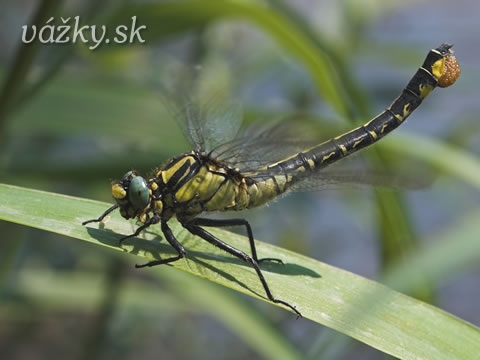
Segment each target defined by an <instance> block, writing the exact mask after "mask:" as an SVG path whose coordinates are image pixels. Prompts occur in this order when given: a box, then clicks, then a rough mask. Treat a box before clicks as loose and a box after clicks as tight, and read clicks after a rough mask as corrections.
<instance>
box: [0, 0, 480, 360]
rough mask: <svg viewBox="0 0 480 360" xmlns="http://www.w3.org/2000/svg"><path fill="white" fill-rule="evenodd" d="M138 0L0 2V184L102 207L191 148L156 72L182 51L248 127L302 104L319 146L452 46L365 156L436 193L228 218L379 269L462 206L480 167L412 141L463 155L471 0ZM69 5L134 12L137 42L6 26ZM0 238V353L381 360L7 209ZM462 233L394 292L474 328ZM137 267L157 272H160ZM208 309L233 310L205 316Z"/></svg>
mask: <svg viewBox="0 0 480 360" xmlns="http://www.w3.org/2000/svg"><path fill="white" fill-rule="evenodd" d="M144 4H145V2H141V1H138V2H134V1H116V2H114V1H105V2H96V1H44V2H42V1H3V2H2V3H1V4H0V27H1V32H0V34H1V35H0V48H1V49H2V50H1V51H0V66H1V67H0V77H1V80H2V81H1V84H2V85H1V87H0V96H1V97H0V182H3V183H8V184H14V185H20V186H25V187H31V188H35V189H42V190H47V191H54V192H59V193H63V194H68V195H75V196H81V197H87V198H92V199H98V200H105V201H111V195H110V181H111V180H112V179H117V178H119V177H121V176H122V174H123V173H125V172H126V171H127V170H130V169H132V168H135V169H137V170H140V171H142V172H148V171H149V170H151V169H153V168H155V167H156V166H158V165H159V164H161V163H162V162H163V161H165V160H166V159H168V158H169V157H171V156H174V155H176V154H179V153H181V152H182V151H186V150H189V145H188V143H187V142H186V140H184V139H183V137H182V134H181V131H180V130H179V129H178V128H177V126H176V124H175V121H174V120H173V119H172V116H171V115H170V114H169V112H168V111H167V110H166V109H165V108H164V106H162V102H161V101H160V100H159V98H158V96H157V94H156V93H155V90H154V85H153V84H154V83H155V82H156V81H158V80H159V81H167V82H168V81H169V80H170V79H169V77H171V76H172V74H173V72H172V67H174V66H175V65H176V64H177V63H178V62H181V63H183V64H188V65H189V66H191V67H192V68H195V67H201V70H202V73H203V75H204V76H205V77H206V78H208V79H212V81H214V82H220V83H221V84H222V86H223V87H225V88H228V89H229V92H230V94H231V96H232V97H233V98H234V99H235V100H236V101H240V102H242V103H243V104H244V107H245V113H246V118H247V119H246V120H247V121H250V120H252V119H255V118H258V117H265V118H266V119H268V118H279V117H285V116H289V115H292V116H298V117H301V118H302V119H303V120H304V121H305V123H306V124H308V126H310V128H311V129H312V131H314V132H315V133H317V132H318V138H319V139H324V138H326V137H328V136H331V135H335V134H337V133H339V132H341V131H344V130H346V129H349V128H351V127H353V126H354V124H355V123H357V122H358V121H365V120H367V119H368V118H370V117H372V116H373V115H375V114H377V113H378V112H380V111H382V110H383V109H384V108H385V107H386V106H387V105H389V104H390V103H391V101H392V100H393V99H394V98H395V97H396V96H397V95H398V94H399V93H400V91H401V89H402V88H403V87H404V86H405V85H406V83H407V81H408V80H409V79H410V77H411V76H412V75H413V74H414V72H415V71H416V69H417V67H418V66H419V65H420V64H421V62H422V61H423V59H424V57H425V55H426V53H427V51H428V50H429V49H431V48H433V47H437V46H438V45H439V44H440V43H442V42H450V43H454V44H455V46H454V50H455V52H456V54H457V57H458V59H459V62H460V64H461V66H462V76H461V78H460V80H459V81H458V82H457V83H456V84H455V85H454V86H453V87H452V88H449V89H448V90H436V91H435V92H434V93H433V94H432V95H430V97H429V98H428V99H427V100H426V102H425V103H424V104H423V105H422V106H421V108H420V109H419V110H417V112H416V113H415V114H414V115H413V116H412V117H411V118H410V119H409V120H408V122H407V124H406V125H404V126H403V128H402V129H399V130H398V131H396V132H395V133H394V134H393V135H391V136H390V137H389V139H388V141H389V142H388V144H387V146H380V144H379V146H378V148H379V149H375V150H373V151H372V150H369V151H367V152H366V154H364V155H366V156H362V158H365V159H366V160H365V161H368V162H370V163H371V166H373V167H377V168H379V169H380V170H381V171H388V172H392V173H399V174H405V173H407V175H410V174H411V175H415V176H418V177H423V176H425V177H426V178H429V177H434V178H435V179H436V181H435V182H434V184H433V185H432V186H430V187H428V188H426V189H422V190H420V191H407V192H401V191H395V192H387V191H375V190H373V189H363V188H362V189H355V188H351V187H349V186H345V187H342V188H340V189H336V190H335V191H330V190H328V191H322V192H316V193H310V194H301V193H300V194H292V195H290V196H289V197H286V198H284V199H281V200H280V201H275V202H273V203H272V204H271V205H270V206H268V207H264V208H261V209H255V210H251V211H249V212H246V213H245V214H242V215H244V216H245V217H246V218H247V219H248V220H249V221H250V223H251V225H252V227H253V229H254V232H255V236H256V238H258V239H261V240H262V241H267V242H272V243H274V244H276V245H279V246H282V247H285V248H288V249H291V250H294V251H297V252H300V253H302V254H306V255H308V256H310V257H313V258H315V259H319V260H321V261H323V262H326V263H329V264H332V265H334V266H338V267H341V268H343V269H347V270H350V271H352V272H354V273H357V274H360V275H362V276H366V277H369V278H372V279H378V278H381V277H382V276H383V274H384V273H385V272H386V271H387V270H388V269H389V268H391V266H394V264H396V263H397V262H398V261H399V259H403V258H405V257H408V256H409V254H415V252H416V251H415V249H417V248H419V247H423V246H430V247H431V248H434V247H435V237H436V236H437V235H438V234H443V233H446V232H454V230H455V229H456V227H459V226H461V225H458V224H461V223H462V219H464V218H465V217H466V216H468V215H470V214H472V213H475V212H477V211H478V202H479V200H480V196H479V192H478V187H479V186H478V183H477V184H476V185H475V180H472V181H469V179H478V178H479V176H480V173H476V172H475V169H464V168H462V167H461V164H454V163H451V162H449V158H447V156H448V153H447V154H444V153H440V152H436V151H435V148H425V147H424V146H423V145H422V144H424V143H423V142H422V141H423V139H429V138H432V139H434V140H435V141H436V142H438V144H440V145H442V146H446V147H447V148H448V149H455V151H458V152H459V154H460V155H462V156H464V157H468V158H472V159H473V161H478V160H477V158H478V153H479V151H480V142H479V140H478V139H479V136H478V135H480V125H479V124H480V122H479V121H478V116H477V114H478V108H479V106H480V104H479V102H478V92H477V90H476V84H477V83H478V82H479V81H480V79H479V77H480V76H479V73H478V71H477V70H476V66H477V63H478V58H479V56H480V50H479V49H480V47H479V46H478V33H479V30H480V23H478V15H477V14H478V12H479V10H480V5H479V4H478V2H476V1H475V0H462V1H457V2H451V1H446V0H441V1H438V0H437V1H434V0H430V1H380V0H368V1H333V0H332V1H313V0H311V1H308V0H302V1H300V0H299V1H279V0H271V1H264V2H253V1H246V0H245V1H225V2H219V1H208V0H206V1H178V2H174V1H169V2H160V1H159V2H149V3H148V4H149V5H146V6H147V7H144V6H145V5H144ZM77 15H78V16H80V18H81V19H82V23H83V24H106V25H108V26H111V27H114V26H116V25H118V24H129V21H130V20H129V19H130V16H132V15H137V17H138V19H137V22H138V23H137V24H139V25H142V24H147V29H148V31H146V32H145V33H144V34H145V36H144V39H145V40H146V42H145V43H144V44H140V43H138V42H135V43H133V44H131V45H122V46H115V45H113V44H105V45H104V46H101V47H100V48H98V49H96V50H89V49H88V46H86V45H85V44H81V43H77V44H52V45H45V44H37V45H32V46H23V45H22V44H21V35H22V25H25V24H29V23H30V22H31V21H35V20H38V21H40V22H39V23H40V24H42V25H43V24H45V21H46V20H48V19H49V18H50V17H51V16H54V17H55V18H56V19H57V20H58V19H59V18H60V16H62V17H64V18H66V17H68V16H72V17H73V16H77ZM397 135H398V136H397ZM395 137H397V138H396V139H391V138H395ZM390 140H391V141H390ZM386 142H387V141H386ZM432 149H433V150H432ZM378 150H380V151H378ZM424 155H425V156H424ZM359 158H360V157H359ZM347 166H348V163H347ZM469 171H470V172H469ZM0 205H1V199H0ZM227 215H228V214H227ZM235 215H236V216H237V215H238V214H235ZM0 234H1V236H0V239H1V241H0V351H1V353H2V356H3V357H5V358H8V359H30V358H35V359H39V358H40V359H41V358H51V357H52V356H55V357H60V356H61V357H68V358H79V359H81V358H87V357H88V358H91V359H95V358H97V359H133V358H142V359H158V358H162V359H163V358H165V359H244V358H247V357H248V358H252V359H257V358H258V359H265V358H276V359H278V358H282V357H285V358H286V356H288V358H293V357H295V358H305V359H310V358H311V359H319V358H321V359H382V358H384V357H385V356H384V354H382V353H381V352H379V351H377V350H375V349H372V348H370V347H368V346H366V345H363V344H361V343H358V342H355V341H353V340H350V339H348V338H347V337H345V336H344V335H341V334H338V333H336V332H334V331H332V330H330V329H328V328H324V327H322V326H320V325H318V324H315V323H313V322H310V321H308V320H301V321H294V318H293V317H292V316H291V315H290V314H289V313H287V312H286V311H284V310H282V309H279V308H276V307H273V306H270V305H269V304H266V303H263V302H261V301H258V300H256V299H253V298H250V297H248V296H245V295H242V294H239V293H237V292H233V291H231V290H229V289H226V288H223V287H220V286H217V285H213V284H211V283H206V282H205V281H204V280H200V279H194V278H192V277H190V276H188V275H184V274H177V273H178V271H177V272H175V271H174V270H172V269H169V268H155V269H150V270H147V271H138V270H137V271H135V269H133V267H132V263H133V261H135V259H134V258H133V257H132V256H128V255H121V256H118V254H112V253H111V252H110V251H108V250H106V249H102V248H98V247H94V246H91V245H89V244H86V243H82V242H79V241H73V240H72V239H69V238H65V237H61V236H57V235H54V234H51V233H45V232H42V231H39V230H35V229H31V228H26V227H22V226H20V225H14V224H10V223H5V222H0ZM455 240H456V239H452V241H455ZM458 244H459V245H458V247H457V248H455V250H454V251H452V252H451V253H448V254H445V256H444V258H443V261H444V263H445V264H449V263H455V267H454V269H455V271H448V272H446V273H444V272H442V269H444V268H442V266H441V264H440V265H438V264H436V265H435V266H437V265H438V266H437V267H438V269H439V270H438V273H437V275H436V276H435V275H434V276H431V278H432V279H433V280H432V279H430V278H427V277H424V276H423V275H422V274H421V273H418V274H415V279H411V281H412V282H414V283H415V284H416V285H415V287H413V290H412V292H411V293H410V294H411V295H412V296H415V297H417V298H420V299H423V300H425V301H428V302H431V303H433V304H436V305H437V306H439V307H440V308H442V309H445V310H446V311H448V312H450V313H452V314H454V315H456V316H459V317H460V318H462V319H465V320H467V321H469V322H471V323H473V324H475V325H477V326H478V325H480V311H479V310H478V298H480V283H479V280H478V279H479V278H480V266H479V265H478V264H479V262H478V259H480V254H477V255H476V260H477V261H471V258H470V260H469V261H466V260H465V261H462V257H461V254H462V253H464V252H465V249H464V248H462V242H461V241H459V242H458ZM474 258H475V256H474ZM455 259H459V260H458V261H457V262H455ZM435 266H433V268H434V269H436V268H435ZM151 271H155V272H158V273H161V274H162V273H163V274H165V275H164V276H163V277H162V276H160V279H161V280H158V277H155V278H153V277H152V276H151V275H149V272H151ZM407 281H410V280H409V279H407ZM200 293H201V295H199V294H200ZM199 298H201V299H199ZM216 303H225V304H228V305H225V306H227V307H228V308H229V311H215V304H216ZM207 304H210V305H207ZM243 311H248V312H250V313H251V314H253V318H254V319H257V320H256V321H257V322H258V323H257V324H256V327H255V329H257V330H258V329H263V330H264V332H265V335H264V337H263V338H262V335H261V334H260V335H259V336H255V337H254V336H251V332H252V327H251V324H249V322H248V321H242V320H241V318H242V316H241V314H242V313H243ZM239 318H240V320H239Z"/></svg>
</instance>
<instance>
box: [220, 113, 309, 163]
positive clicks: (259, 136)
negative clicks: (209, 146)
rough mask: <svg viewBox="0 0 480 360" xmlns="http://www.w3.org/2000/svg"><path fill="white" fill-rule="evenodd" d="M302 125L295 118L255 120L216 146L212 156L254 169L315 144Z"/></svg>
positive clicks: (225, 161)
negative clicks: (227, 140)
mask: <svg viewBox="0 0 480 360" xmlns="http://www.w3.org/2000/svg"><path fill="white" fill-rule="evenodd" d="M265 120H267V119H265ZM265 122H267V124H265ZM302 125H303V124H302V122H301V121H300V119H299V118H298V117H296V118H293V117H291V118H288V119H284V120H282V121H275V122H272V121H259V120H257V121H256V122H254V123H253V124H251V125H250V126H248V127H246V128H244V129H243V130H242V131H240V132H239V133H238V135H237V137H236V138H234V139H233V140H231V141H229V142H226V143H224V144H221V145H219V146H217V147H215V148H214V149H213V150H212V151H211V156H212V157H213V158H216V159H218V160H221V161H223V162H224V163H226V164H227V165H230V166H231V167H235V168H238V169H240V171H243V172H252V171H255V170H256V169H259V168H262V167H264V166H267V165H269V164H272V163H275V162H277V161H280V160H282V159H285V158H287V157H289V156H291V155H294V154H296V153H298V152H299V151H303V150H305V149H307V148H309V147H311V146H313V145H315V144H317V143H318V140H313V139H309V136H308V134H307V132H306V129H304V128H303V126H302Z"/></svg>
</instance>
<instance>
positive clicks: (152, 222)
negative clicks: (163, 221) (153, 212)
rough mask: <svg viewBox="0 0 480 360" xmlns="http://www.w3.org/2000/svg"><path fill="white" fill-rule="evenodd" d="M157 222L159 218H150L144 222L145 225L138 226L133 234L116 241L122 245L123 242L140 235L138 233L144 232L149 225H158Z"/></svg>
mask: <svg viewBox="0 0 480 360" xmlns="http://www.w3.org/2000/svg"><path fill="white" fill-rule="evenodd" d="M159 221H160V217H159V216H152V217H151V218H150V219H148V220H147V222H145V224H143V225H142V226H139V227H138V228H137V230H135V232H134V233H133V234H130V235H127V236H124V237H122V238H121V239H120V240H118V241H119V243H120V244H122V242H124V241H125V240H127V239H130V238H132V237H135V236H138V235H140V233H141V232H142V231H143V230H145V229H146V228H148V227H149V226H150V225H154V224H158V222H159Z"/></svg>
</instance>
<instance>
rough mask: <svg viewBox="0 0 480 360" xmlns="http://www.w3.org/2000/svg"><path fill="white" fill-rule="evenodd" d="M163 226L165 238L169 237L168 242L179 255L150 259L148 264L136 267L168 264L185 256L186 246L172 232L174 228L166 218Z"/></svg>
mask: <svg viewBox="0 0 480 360" xmlns="http://www.w3.org/2000/svg"><path fill="white" fill-rule="evenodd" d="M161 226H162V232H163V234H164V235H165V238H166V239H167V241H168V243H169V244H170V245H172V247H173V248H174V249H175V250H177V253H178V255H177V256H172V257H169V258H166V259H161V260H154V261H150V262H148V263H146V264H142V265H135V267H136V268H137V269H138V268H142V267H146V266H148V267H150V266H156V265H162V264H167V263H171V262H174V261H177V260H180V259H181V258H183V257H185V254H186V251H185V249H184V247H183V246H182V244H180V243H179V242H178V240H177V239H176V238H175V236H174V235H173V233H172V230H171V229H170V228H169V227H168V225H167V222H166V221H165V220H162V222H161Z"/></svg>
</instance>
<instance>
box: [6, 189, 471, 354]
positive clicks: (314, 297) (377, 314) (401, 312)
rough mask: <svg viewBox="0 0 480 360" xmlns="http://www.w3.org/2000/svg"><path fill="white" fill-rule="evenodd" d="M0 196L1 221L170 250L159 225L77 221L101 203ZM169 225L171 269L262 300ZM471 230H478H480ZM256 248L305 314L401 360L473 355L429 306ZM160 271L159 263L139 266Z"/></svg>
mask: <svg viewBox="0 0 480 360" xmlns="http://www.w3.org/2000/svg"><path fill="white" fill-rule="evenodd" d="M0 199H2V202H1V203H0V219H2V220H7V221H12V222H16V223H20V224H24V225H27V226H32V227H35V228H39V229H43V230H46V231H51V232H55V233H58V234H63V235H66V236H70V237H73V238H77V239H81V240H85V241H88V242H91V243H93V244H96V245H102V246H106V247H109V248H112V249H115V250H119V251H124V252H130V253H132V254H135V255H137V256H141V257H144V258H146V259H157V258H158V257H159V256H160V254H161V256H168V255H171V254H172V253H173V252H172V250H171V249H170V248H169V247H168V246H167V245H166V244H165V243H161V242H160V241H159V239H160V238H159V236H158V235H160V234H159V229H158V227H155V228H152V229H151V231H149V232H148V233H147V234H146V235H145V238H144V239H140V238H136V239H133V240H132V241H126V243H125V244H124V246H123V248H119V247H118V246H117V243H118V239H119V238H120V237H121V236H122V235H121V234H130V233H131V232H132V231H133V229H134V224H132V223H130V222H127V221H124V220H122V219H121V218H120V217H119V216H118V215H117V214H114V215H112V217H111V218H110V219H109V220H108V221H107V222H106V223H105V224H104V225H103V226H100V228H98V227H97V226H96V225H95V226H91V227H83V226H81V224H80V223H81V222H82V221H84V220H86V219H90V218H93V217H96V216H98V215H99V214H101V213H102V212H103V211H104V210H105V208H106V207H108V204H106V203H101V202H96V201H92V200H86V199H80V198H74V197H69V196H64V195H58V194H53V193H47V192H41V191H36V190H31V189H26V188H19V187H15V186H10V185H0ZM171 223H172V229H173V231H174V233H175V234H176V236H177V237H178V239H179V240H180V241H181V242H182V243H183V244H184V246H185V247H186V249H187V251H188V258H187V259H185V260H182V261H178V262H176V263H175V264H174V267H176V268H178V269H181V270H184V271H186V272H189V273H192V274H194V275H196V276H199V277H202V278H206V279H208V280H211V281H213V282H216V283H219V284H222V285H225V286H228V287H230V288H233V289H235V290H238V291H241V292H243V293H246V294H249V295H251V296H255V297H257V298H261V299H263V300H265V298H264V292H263V289H262V287H261V284H260V283H259V281H258V278H257V276H256V274H255V272H254V271H253V270H252V269H251V268H250V267H249V266H247V265H245V264H243V263H242V262H240V261H238V260H236V259H233V258H231V257H230V256H228V255H226V254H225V253H223V252H222V251H221V250H218V249H216V248H213V247H212V246H211V245H209V244H207V243H205V242H204V241H200V240H199V239H197V238H195V237H193V236H191V235H189V234H187V232H186V231H185V230H183V229H181V228H180V226H179V225H178V224H177V223H175V222H174V221H171ZM478 227H480V225H478ZM472 231H475V232H474V233H478V232H479V231H480V229H478V228H477V229H473V230H472ZM212 232H213V233H214V234H215V235H217V236H219V237H220V238H222V239H225V240H226V241H227V242H228V243H229V244H231V245H232V246H235V247H237V248H240V249H242V250H245V251H248V242H247V240H246V239H245V238H244V237H243V236H240V235H236V234H232V233H230V232H227V231H222V230H212ZM457 240H458V239H457ZM257 246H258V247H257V250H258V253H259V254H260V256H262V257H280V258H282V259H283V260H284V262H285V264H284V265H280V264H269V265H265V266H263V270H264V273H265V276H266V278H267V281H268V283H269V285H270V287H271V288H272V291H273V293H274V295H275V296H276V297H278V298H281V299H283V300H285V301H288V302H290V303H292V304H294V305H295V306H297V308H298V309H299V310H300V311H301V312H302V313H303V315H304V316H305V318H308V319H311V320H313V321H315V322H318V323H320V324H324V325H326V326H328V327H331V328H333V329H335V330H337V331H340V332H342V333H344V334H347V335H349V336H351V337H353V338H355V339H357V340H359V341H362V342H364V343H366V344H369V345H371V346H373V347H375V348H377V349H379V350H381V351H384V352H386V353H388V354H391V355H394V356H396V357H398V358H400V359H418V358H422V359H436V360H442V359H445V360H446V359H473V358H475V356H476V355H478V354H479V353H480V330H479V329H478V328H476V327H474V326H473V325H471V324H469V323H467V322H465V321H462V320H460V319H458V318H456V317H454V316H452V315H450V314H448V313H445V312H444V311H442V310H440V309H438V308H436V307H434V306H431V305H428V304H425V303H423V302H420V301H418V300H415V299H413V298H410V297H408V296H405V295H403V294H401V293H398V292H396V291H393V290H391V289H389V288H387V287H385V286H383V285H381V284H378V283H376V282H374V281H371V280H368V279H365V278H362V277H360V276H357V275H354V274H352V273H349V272H347V271H344V270H341V269H338V268H334V267H332V266H329V265H326V264H323V263H321V262H319V261H316V260H314V259H311V258H308V257H305V256H302V255H299V254H295V253H293V252H291V251H288V250H285V249H282V248H278V247H275V246H272V245H269V244H265V243H262V242H257ZM477 250H478V249H477ZM161 270H162V269H161V267H160V268H158V269H151V270H146V271H152V272H155V271H161ZM292 321H293V316H292Z"/></svg>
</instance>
